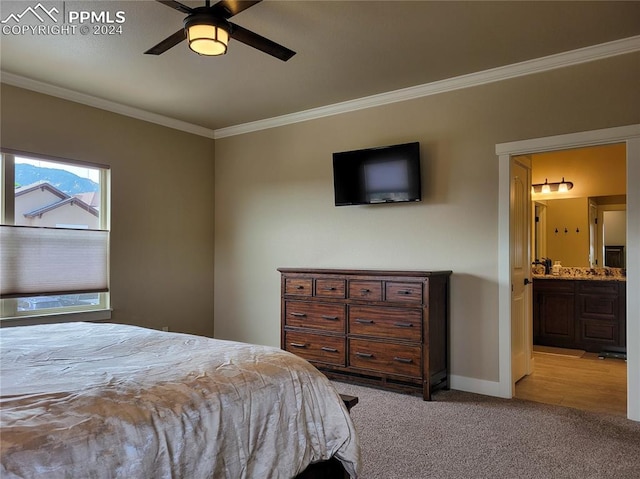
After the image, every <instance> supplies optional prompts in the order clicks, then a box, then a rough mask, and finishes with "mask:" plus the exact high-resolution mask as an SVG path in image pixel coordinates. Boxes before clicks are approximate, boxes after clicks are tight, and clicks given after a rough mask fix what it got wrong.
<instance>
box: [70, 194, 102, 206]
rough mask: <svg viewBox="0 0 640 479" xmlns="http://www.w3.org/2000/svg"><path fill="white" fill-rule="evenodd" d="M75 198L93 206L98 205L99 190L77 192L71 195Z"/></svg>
mask: <svg viewBox="0 0 640 479" xmlns="http://www.w3.org/2000/svg"><path fill="white" fill-rule="evenodd" d="M73 196H74V197H75V198H78V199H80V200H82V201H84V202H85V203H86V204H88V205H89V206H93V207H94V208H99V207H100V192H99V191H89V192H88V193H78V194H76V195H73Z"/></svg>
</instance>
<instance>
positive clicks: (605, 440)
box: [334, 381, 640, 479]
mask: <svg viewBox="0 0 640 479" xmlns="http://www.w3.org/2000/svg"><path fill="white" fill-rule="evenodd" d="M334 385H335V386H336V389H337V390H338V391H339V392H340V393H343V394H350V395H354V396H358V398H359V403H358V404H357V405H356V406H355V407H354V408H353V409H352V410H351V415H352V417H353V420H354V424H355V427H356V430H357V431H358V435H359V438H360V442H361V449H362V461H363V468H362V471H361V476H360V478H361V479H394V478H397V479H421V478H438V479H446V478H452V479H453V478H456V479H459V478H474V479H480V478H517V479H528V478H531V479H546V478H549V479H552V478H553V479H559V478H575V479H591V478H592V479H608V478H611V479H614V478H615V479H638V478H640V423H638V422H634V421H630V420H628V419H625V418H622V417H617V416H611V415H606V414H596V413H590V412H584V411H579V410H576V409H570V408H565V407H561V406H552V405H546V404H540V403H534V402H530V401H525V400H520V399H500V398H494V397H489V396H481V395H477V394H471V393H465V392H460V391H453V390H450V391H439V392H437V393H435V394H434V395H433V401H423V400H422V398H420V397H418V396H411V395H406V394H399V393H394V392H389V391H383V390H379V389H374V388H369V387H362V386H356V385H351V384H346V383H342V382H337V381H334Z"/></svg>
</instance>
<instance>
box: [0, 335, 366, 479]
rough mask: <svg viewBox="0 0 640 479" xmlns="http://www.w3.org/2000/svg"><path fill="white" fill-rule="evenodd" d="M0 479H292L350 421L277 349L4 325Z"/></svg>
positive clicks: (308, 369) (334, 448)
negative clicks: (17, 478)
mask: <svg viewBox="0 0 640 479" xmlns="http://www.w3.org/2000/svg"><path fill="white" fill-rule="evenodd" d="M0 337H1V340H2V343H1V348H0V350H1V353H2V354H1V358H0V361H1V362H0V368H1V373H2V374H1V377H0V405H1V408H2V409H1V417H0V419H1V430H0V455H1V456H0V457H1V466H0V477H2V478H3V479H8V478H16V477H20V478H36V477H37V478H47V479H55V478H69V479H73V478H78V479H80V478H81V479H88V478H96V479H98V478H123V479H137V478H139V479H162V478H167V479H169V478H172V479H179V478H182V479H199V478H215V479H218V478H229V479H241V478H260V479H267V478H286V479H289V478H291V477H293V476H295V475H296V474H297V473H299V472H301V471H303V470H304V469H305V467H306V466H307V465H308V464H309V463H311V462H315V461H319V460H324V459H328V458H329V457H331V456H335V457H337V458H338V459H339V460H340V461H341V462H342V463H343V465H344V466H345V468H346V470H347V471H348V472H349V473H350V474H351V475H352V476H354V477H355V476H356V471H357V468H358V460H359V448H358V443H357V440H356V437H355V431H354V428H353V425H352V422H351V420H350V418H349V414H348V412H347V411H346V409H345V408H344V406H343V404H342V402H341V401H340V398H339V396H338V394H337V393H336V392H335V390H334V389H333V387H332V385H331V384H330V383H329V382H328V381H327V379H326V378H325V377H324V376H322V375H320V374H319V373H318V372H317V371H316V370H315V368H314V367H312V366H311V365H310V364H309V363H307V362H306V361H304V360H302V359H299V358H297V357H296V356H294V355H292V354H290V353H287V352H285V351H282V350H280V349H277V348H271V347H265V346H255V345H248V344H242V343H236V342H230V341H220V340H214V339H210V338H204V337H200V336H192V335H186V334H177V333H164V332H160V331H155V330H149V329H143V328H138V327H132V326H125V325H117V324H91V323H67V324H52V325H42V326H25V327H12V328H2V329H1V330H0Z"/></svg>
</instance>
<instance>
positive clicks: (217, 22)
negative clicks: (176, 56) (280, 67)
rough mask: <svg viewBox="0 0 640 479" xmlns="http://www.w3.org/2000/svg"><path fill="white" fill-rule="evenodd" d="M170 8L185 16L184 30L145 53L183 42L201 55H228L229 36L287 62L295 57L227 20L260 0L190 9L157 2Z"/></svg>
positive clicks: (156, 52)
mask: <svg viewBox="0 0 640 479" xmlns="http://www.w3.org/2000/svg"><path fill="white" fill-rule="evenodd" d="M156 1H157V2H159V3H162V4H163V5H166V6H167V7H171V8H173V9H174V10H178V11H179V12H182V13H186V14H187V16H186V18H185V19H184V28H181V29H180V30H178V31H177V32H175V33H174V34H173V35H171V36H169V37H167V38H165V39H164V40H162V41H161V42H160V43H158V44H157V45H156V46H154V47H151V48H150V49H149V50H147V51H146V52H144V53H145V54H148V55H160V54H162V53H164V52H166V51H167V50H169V49H170V48H172V47H174V46H176V45H177V44H178V43H180V42H181V41H183V40H185V39H186V40H188V41H189V48H190V49H191V50H193V51H194V52H196V53H198V54H200V55H208V56H211V55H224V54H225V53H226V52H227V44H228V43H229V37H231V38H233V39H234V40H238V41H239V42H242V43H244V44H245V45H249V46H250V47H253V48H256V49H258V50H260V51H262V52H264V53H267V54H268V55H271V56H273V57H276V58H278V59H280V60H282V61H284V62H286V61H287V60H289V58H291V57H292V56H293V55H295V54H296V52H294V51H293V50H289V49H288V48H286V47H283V46H282V45H279V44H277V43H275V42H273V41H271V40H269V39H268V38H265V37H263V36H261V35H258V34H257V33H254V32H252V31H250V30H247V29H246V28H243V27H241V26H239V25H236V24H235V23H231V22H230V21H228V19H229V18H231V17H233V16H234V15H237V14H238V13H240V12H242V11H244V10H246V9H247V8H249V7H252V6H254V5H255V4H256V3H260V1H261V0H251V1H233V0H221V1H220V2H218V3H216V4H215V5H211V2H210V0H206V3H205V6H203V7H196V8H191V7H188V6H186V5H183V4H182V3H180V2H176V1H174V0H156Z"/></svg>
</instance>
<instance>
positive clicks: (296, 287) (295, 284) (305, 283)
mask: <svg viewBox="0 0 640 479" xmlns="http://www.w3.org/2000/svg"><path fill="white" fill-rule="evenodd" d="M284 281H285V282H284V293H285V294H295V295H298V296H311V295H312V294H313V280H312V279H311V278H286V279H285V280H284Z"/></svg>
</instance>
